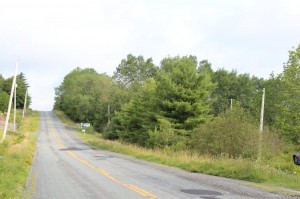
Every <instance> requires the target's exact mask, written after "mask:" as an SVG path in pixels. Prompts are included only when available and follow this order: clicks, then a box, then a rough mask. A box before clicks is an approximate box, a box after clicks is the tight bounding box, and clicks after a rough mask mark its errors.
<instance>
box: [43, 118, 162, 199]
mask: <svg viewBox="0 0 300 199" xmlns="http://www.w3.org/2000/svg"><path fill="white" fill-rule="evenodd" d="M48 121H49V123H50V125H52V124H53V123H52V121H51V119H50V118H48ZM50 133H51V134H52V135H53V137H54V139H55V141H56V142H57V144H58V145H59V146H60V147H61V148H65V149H66V148H67V147H66V146H65V145H64V144H63V143H62V142H61V140H60V139H59V137H58V135H57V133H56V130H54V127H53V128H50ZM66 152H67V153H68V154H69V155H70V156H71V157H73V158H75V159H76V160H78V161H79V162H81V163H82V164H84V165H86V166H88V167H90V168H91V169H93V170H95V171H96V172H97V173H99V174H101V175H103V176H105V177H106V178H108V179H110V180H111V181H113V182H115V183H117V184H120V185H122V186H124V187H126V188H128V189H130V190H132V191H134V192H136V193H138V194H140V195H142V196H144V197H145V198H149V199H155V198H157V197H156V196H155V195H153V194H152V193H149V192H147V191H145V190H143V189H141V188H139V187H137V186H134V185H132V184H126V183H125V182H123V181H121V180H118V179H116V178H114V177H113V176H111V175H110V174H109V173H108V172H107V171H105V170H104V169H101V168H97V167H95V166H94V165H92V164H91V163H89V162H88V161H86V160H84V159H81V158H80V157H78V156H77V155H76V154H75V153H73V152H72V151H68V150H67V151H66Z"/></svg>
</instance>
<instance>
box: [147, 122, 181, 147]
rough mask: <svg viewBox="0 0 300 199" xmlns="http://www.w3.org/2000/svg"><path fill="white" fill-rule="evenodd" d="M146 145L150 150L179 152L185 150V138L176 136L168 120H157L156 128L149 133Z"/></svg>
mask: <svg viewBox="0 0 300 199" xmlns="http://www.w3.org/2000/svg"><path fill="white" fill-rule="evenodd" d="M147 145H148V146H149V147H151V148H161V149H170V150H172V151H180V150H184V149H185V148H186V138H185V137H182V136H178V135H176V133H175V129H173V128H172V124H171V123H170V122H169V121H168V120H165V119H158V128H155V129H154V130H153V131H150V132H149V139H148V141H147Z"/></svg>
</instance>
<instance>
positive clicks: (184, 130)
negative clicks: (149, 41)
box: [156, 56, 215, 135]
mask: <svg viewBox="0 0 300 199" xmlns="http://www.w3.org/2000/svg"><path fill="white" fill-rule="evenodd" d="M214 87H215V84H213V83H212V82H211V78H210V74H209V73H208V72H207V71H206V70H204V71H203V72H202V73H199V72H198V70H197V59H196V57H193V56H190V57H174V58H166V59H164V60H163V61H162V62H161V71H160V72H159V73H158V76H157V89H156V91H157V92H156V95H157V98H158V101H157V103H158V107H159V110H160V112H159V115H160V117H162V118H165V119H166V120H169V121H170V123H172V124H173V127H174V128H175V129H177V130H178V133H180V134H186V135H188V134H189V130H192V129H193V128H195V127H196V126H197V125H199V124H201V123H204V122H206V121H208V120H209V118H210V115H209V112H210V110H211V109H210V107H211V104H212V102H213V100H212V98H211V93H212V91H213V89H214Z"/></svg>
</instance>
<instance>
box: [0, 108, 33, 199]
mask: <svg viewBox="0 0 300 199" xmlns="http://www.w3.org/2000/svg"><path fill="white" fill-rule="evenodd" d="M38 126H39V113H38V112H35V111H28V113H27V115H26V117H25V118H24V119H23V120H22V121H21V124H20V126H19V128H18V129H17V132H8V133H7V137H6V139H5V140H4V142H3V143H2V144H0V198H3V199H6V198H23V191H24V188H25V185H26V179H27V177H28V174H29V169H30V166H31V164H32V159H33V155H34V149H35V146H36V136H35V135H36V134H33V133H35V132H37V130H38ZM2 133H3V130H1V132H0V135H1V137H2ZM33 135H34V136H33Z"/></svg>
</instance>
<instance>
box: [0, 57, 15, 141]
mask: <svg viewBox="0 0 300 199" xmlns="http://www.w3.org/2000/svg"><path fill="white" fill-rule="evenodd" d="M18 66H19V60H17V64H16V69H15V75H14V78H13V82H12V85H11V91H10V98H9V105H8V110H7V113H6V120H5V125H4V131H3V135H2V139H1V143H2V142H3V141H4V139H5V137H6V131H7V126H8V121H9V115H10V110H11V103H12V97H13V93H14V88H15V84H16V76H17V70H18Z"/></svg>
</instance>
